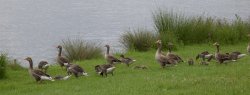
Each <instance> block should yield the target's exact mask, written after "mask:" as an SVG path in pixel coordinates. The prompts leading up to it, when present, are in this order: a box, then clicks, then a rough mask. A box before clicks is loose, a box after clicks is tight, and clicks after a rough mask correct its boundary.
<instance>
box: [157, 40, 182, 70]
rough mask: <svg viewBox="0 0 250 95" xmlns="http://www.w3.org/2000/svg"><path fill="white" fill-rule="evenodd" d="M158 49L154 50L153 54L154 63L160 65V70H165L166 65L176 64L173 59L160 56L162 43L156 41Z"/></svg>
mask: <svg viewBox="0 0 250 95" xmlns="http://www.w3.org/2000/svg"><path fill="white" fill-rule="evenodd" d="M156 44H157V47H158V49H157V50H156V53H155V59H156V61H157V62H158V63H159V64H160V65H161V67H162V68H165V66H166V65H167V64H176V63H177V61H176V60H173V59H169V58H167V57H166V56H165V55H163V54H162V52H161V49H162V43H161V40H158V41H156Z"/></svg>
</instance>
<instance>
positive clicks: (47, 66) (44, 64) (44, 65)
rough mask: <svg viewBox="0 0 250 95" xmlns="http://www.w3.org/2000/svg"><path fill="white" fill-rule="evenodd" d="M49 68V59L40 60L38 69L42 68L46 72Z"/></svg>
mask: <svg viewBox="0 0 250 95" xmlns="http://www.w3.org/2000/svg"><path fill="white" fill-rule="evenodd" d="M48 68H49V64H48V62H47V61H40V62H39V64H38V69H40V70H42V71H44V72H45V73H46V72H47V69H48Z"/></svg>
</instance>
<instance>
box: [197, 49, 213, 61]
mask: <svg viewBox="0 0 250 95" xmlns="http://www.w3.org/2000/svg"><path fill="white" fill-rule="evenodd" d="M213 57H214V56H213V54H210V53H209V52H208V51H204V52H201V53H200V54H198V55H197V56H196V60H198V59H199V58H202V60H203V61H205V59H208V61H210V60H211V59H212V58H213Z"/></svg>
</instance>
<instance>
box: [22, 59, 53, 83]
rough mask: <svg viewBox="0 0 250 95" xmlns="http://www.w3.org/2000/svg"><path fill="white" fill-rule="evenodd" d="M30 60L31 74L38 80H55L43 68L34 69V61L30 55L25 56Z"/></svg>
mask: <svg viewBox="0 0 250 95" xmlns="http://www.w3.org/2000/svg"><path fill="white" fill-rule="evenodd" d="M25 60H27V61H28V62H29V65H30V66H29V74H30V75H31V76H32V77H33V78H34V79H35V80H36V81H37V82H41V81H42V80H50V81H54V79H52V77H50V75H48V74H46V73H44V72H43V71H41V70H37V69H33V61H32V59H31V58H30V57H27V58H25Z"/></svg>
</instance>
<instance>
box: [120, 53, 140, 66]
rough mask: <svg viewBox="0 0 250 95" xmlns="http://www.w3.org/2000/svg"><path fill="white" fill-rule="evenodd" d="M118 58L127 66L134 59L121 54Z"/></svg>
mask: <svg viewBox="0 0 250 95" xmlns="http://www.w3.org/2000/svg"><path fill="white" fill-rule="evenodd" d="M120 60H121V62H122V63H124V64H126V65H127V66H128V67H129V65H130V64H132V63H133V62H134V61H136V60H134V59H132V58H129V57H125V56H124V55H123V54H121V55H120Z"/></svg>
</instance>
